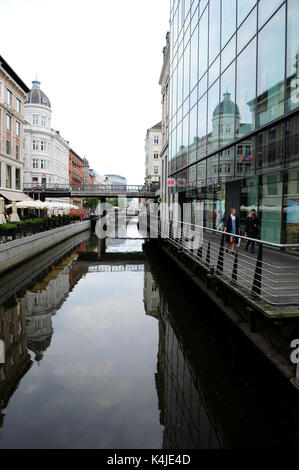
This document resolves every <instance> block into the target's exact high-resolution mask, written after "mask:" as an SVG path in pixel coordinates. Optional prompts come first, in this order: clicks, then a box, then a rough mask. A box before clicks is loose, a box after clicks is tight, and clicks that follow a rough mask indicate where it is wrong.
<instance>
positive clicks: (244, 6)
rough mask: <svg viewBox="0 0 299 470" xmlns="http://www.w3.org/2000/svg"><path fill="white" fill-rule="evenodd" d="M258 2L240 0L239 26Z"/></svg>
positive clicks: (254, 0)
mask: <svg viewBox="0 0 299 470" xmlns="http://www.w3.org/2000/svg"><path fill="white" fill-rule="evenodd" d="M256 2H257V0H238V26H240V24H241V23H242V21H244V20H245V18H246V16H247V15H248V13H249V12H250V11H251V10H252V8H253V7H254V5H255V4H256Z"/></svg>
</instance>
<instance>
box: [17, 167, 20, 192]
mask: <svg viewBox="0 0 299 470" xmlns="http://www.w3.org/2000/svg"><path fill="white" fill-rule="evenodd" d="M20 176H21V172H20V169H19V168H16V189H20V188H21V181H20Z"/></svg>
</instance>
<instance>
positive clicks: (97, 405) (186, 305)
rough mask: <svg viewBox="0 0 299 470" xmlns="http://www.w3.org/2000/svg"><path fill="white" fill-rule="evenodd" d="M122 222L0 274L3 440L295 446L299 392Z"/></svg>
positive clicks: (37, 444) (13, 444) (69, 444)
mask: <svg viewBox="0 0 299 470" xmlns="http://www.w3.org/2000/svg"><path fill="white" fill-rule="evenodd" d="M128 236H129V237H131V238H132V239H130V240H112V239H110V240H109V241H108V244H107V250H106V256H105V257H104V258H103V259H101V260H99V259H98V255H97V249H98V240H97V238H96V237H94V236H91V235H90V233H89V232H86V233H84V234H80V235H77V236H76V237H74V238H73V239H70V240H68V241H66V242H64V243H62V244H60V245H59V246H57V247H55V248H53V249H52V250H50V251H49V252H46V253H44V254H43V256H40V257H37V258H35V259H34V260H32V261H30V262H29V263H27V264H26V265H25V266H22V267H21V268H18V269H16V270H14V271H13V272H11V273H9V274H7V275H5V276H4V277H2V278H1V279H0V296H1V297H0V298H1V301H0V303H1V306H0V338H1V339H3V340H4V341H5V350H6V357H5V365H4V366H2V367H1V366H0V448H1V449H13V448H19V449H24V448H25V449H26V448H49V449H53V448H54V449H61V448H68V449H76V448H81V449H90V448H97V449H113V448H118V449H135V448H137V449H143V448H155V449H161V448H164V449H191V448H203V449H211V448H213V449H214V448H258V447H266V448H275V447H276V448H299V429H298V422H299V415H298V402H299V395H298V394H296V393H295V392H294V391H293V389H291V388H290V387H289V385H288V383H287V382H285V380H284V379H282V378H281V377H280V375H278V373H277V372H276V371H275V370H274V369H272V368H271V367H270V366H269V364H268V363H267V362H266V361H265V360H264V359H263V358H262V357H261V356H260V354H259V353H257V352H256V351H255V350H254V349H253V347H252V346H251V345H250V344H249V343H248V342H246V340H245V339H244V338H243V337H240V336H239V333H237V332H235V331H234V329H233V327H232V326H231V325H229V324H227V323H226V321H225V320H224V319H223V317H222V315H221V312H218V311H216V310H215V308H213V307H212V306H211V305H210V304H209V303H208V301H207V299H205V298H204V297H203V296H201V294H200V293H199V292H195V291H194V290H193V288H192V287H191V286H190V285H188V284H187V283H186V282H184V281H183V280H182V279H181V278H180V276H179V275H178V273H176V272H173V271H172V270H171V269H169V267H168V266H167V263H164V262H163V263H162V262H161V258H160V256H159V253H158V252H157V251H156V250H155V246H152V245H151V244H146V245H145V247H144V240H142V239H141V238H139V239H138V237H140V236H139V234H138V229H137V223H136V221H134V220H133V221H131V223H130V224H129V228H128Z"/></svg>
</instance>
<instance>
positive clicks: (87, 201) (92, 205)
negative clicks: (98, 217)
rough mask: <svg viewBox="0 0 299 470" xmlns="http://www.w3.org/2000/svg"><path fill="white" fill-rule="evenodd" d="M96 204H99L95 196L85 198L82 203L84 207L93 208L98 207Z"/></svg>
mask: <svg viewBox="0 0 299 470" xmlns="http://www.w3.org/2000/svg"><path fill="white" fill-rule="evenodd" d="M98 204H99V200H98V198H96V197H93V198H89V199H85V200H84V203H83V205H84V207H85V209H93V210H94V209H96V208H97V207H98Z"/></svg>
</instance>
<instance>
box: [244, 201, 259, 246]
mask: <svg viewBox="0 0 299 470" xmlns="http://www.w3.org/2000/svg"><path fill="white" fill-rule="evenodd" d="M258 235H259V220H258V218H257V216H256V212H255V209H252V210H251V211H250V214H249V216H248V217H247V221H246V231H245V237H246V238H247V237H248V238H257V237H258ZM250 246H251V250H250V251H251V253H254V252H255V242H253V241H251V240H248V242H247V245H246V248H245V250H246V251H248V249H249V248H250Z"/></svg>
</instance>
